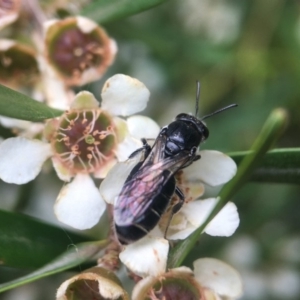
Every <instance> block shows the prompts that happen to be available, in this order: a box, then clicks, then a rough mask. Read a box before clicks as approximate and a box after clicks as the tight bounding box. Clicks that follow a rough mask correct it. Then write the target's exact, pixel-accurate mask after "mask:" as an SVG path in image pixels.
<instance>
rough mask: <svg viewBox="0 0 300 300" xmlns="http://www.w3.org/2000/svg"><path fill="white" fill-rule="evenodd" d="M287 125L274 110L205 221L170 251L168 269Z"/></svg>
mask: <svg viewBox="0 0 300 300" xmlns="http://www.w3.org/2000/svg"><path fill="white" fill-rule="evenodd" d="M286 123H287V113H286V111H285V110H283V109H276V110H274V111H273V112H272V113H271V115H270V116H269V118H268V119H267V121H266V122H265V124H264V126H263V128H262V130H261V132H260V134H259V136H258V137H257V139H256V140H255V142H254V144H253V146H252V147H251V150H252V151H250V152H249V155H247V156H246V157H245V158H244V159H243V161H242V162H241V164H240V165H239V168H238V171H237V174H236V175H235V177H234V178H233V179H232V180H231V181H230V182H229V183H227V184H226V185H225V186H224V187H223V189H222V190H221V192H220V194H219V201H218V203H217V205H216V206H215V207H214V209H213V210H212V212H211V213H210V215H209V216H208V218H207V219H206V221H205V222H204V223H203V224H202V225H201V226H200V227H199V228H198V229H197V230H196V231H194V232H193V233H192V234H191V235H190V236H189V237H188V238H187V239H186V240H184V241H181V242H179V243H178V244H177V245H176V246H175V247H174V248H173V249H171V251H170V254H169V260H168V267H169V268H175V267H178V266H180V265H181V263H182V262H183V260H184V259H185V257H186V256H187V255H188V254H189V252H190V251H191V250H192V249H193V247H194V246H195V244H196V242H197V241H198V239H199V237H200V235H201V234H202V232H203V230H204V228H205V227H206V226H207V224H208V223H209V222H210V221H211V220H212V219H213V218H214V217H215V216H216V214H217V213H218V212H219V211H220V210H221V209H222V207H223V206H224V205H225V204H226V203H227V202H228V201H229V200H230V199H231V197H233V196H234V194H235V193H236V192H237V190H239V189H240V188H241V187H242V185H243V184H244V183H246V182H247V180H248V179H249V178H250V176H251V174H252V172H253V171H254V170H255V169H256V167H257V166H258V165H259V163H260V162H261V161H262V160H263V157H264V155H265V153H266V152H267V151H268V149H269V148H270V147H272V146H273V145H274V143H275V142H276V141H277V139H278V138H279V136H280V135H281V134H282V132H283V130H284V129H285V127H286Z"/></svg>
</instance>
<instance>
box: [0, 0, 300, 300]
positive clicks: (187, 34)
mask: <svg viewBox="0 0 300 300" xmlns="http://www.w3.org/2000/svg"><path fill="white" fill-rule="evenodd" d="M104 27H105V29H106V30H107V32H108V33H109V34H110V36H111V37H113V38H114V39H115V40H116V41H117V43H118V48H119V52H118V55H117V59H116V62H115V64H114V65H113V66H112V67H111V68H110V69H109V71H108V72H107V73H106V74H105V76H104V77H103V78H102V79H101V80H100V81H98V82H95V83H93V84H89V85H87V86H85V87H83V88H82V89H88V90H91V91H93V92H94V93H95V95H96V97H97V98H98V99H99V98H100V96H99V95H100V91H101V88H102V86H103V83H104V82H105V80H106V79H107V78H109V77H110V76H111V75H113V74H115V73H124V74H127V75H130V76H132V77H136V78H138V79H139V80H141V81H142V82H144V83H145V85H146V86H147V87H148V88H149V90H150V92H151V100H150V102H149V105H148V107H147V110H146V111H144V112H143V113H142V114H145V115H148V116H150V117H152V118H153V119H155V120H156V121H157V122H158V123H159V125H160V126H164V125H166V124H168V123H169V122H170V121H171V120H172V119H173V118H174V117H175V116H176V115H177V114H178V113H181V112H192V113H193V112H194V107H195V94H196V84H195V82H196V80H200V82H201V100H200V116H201V115H205V114H208V113H210V112H212V111H214V110H216V109H218V108H221V107H223V106H226V105H228V104H231V103H237V104H238V105H239V107H238V108H236V109H234V110H231V111H228V112H226V113H224V114H221V115H218V116H215V117H213V118H211V119H208V120H207V122H206V123H207V125H208V128H209V130H210V137H209V139H208V141H207V142H206V143H205V144H203V145H202V149H215V150H219V151H223V152H234V151H241V150H248V149H249V147H250V146H251V145H252V143H253V141H254V139H255V137H256V136H257V134H258V133H259V131H260V129H261V127H262V125H263V123H264V121H265V120H266V118H267V116H268V115H269V114H270V112H271V111H272V110H273V109H274V108H277V107H283V108H286V109H287V111H288V112H289V117H290V118H289V125H288V127H287V129H286V131H285V133H284V134H283V136H282V137H281V139H280V140H279V142H278V144H277V145H276V147H299V145H300V133H299V132H300V102H299V99H300V84H299V83H300V2H298V1H284V0H264V1H259V0H253V1H250V0H244V1H241V0H227V1H225V0H213V1H212V0H172V1H166V2H165V3H164V4H162V5H160V6H157V7H155V8H153V9H151V10H149V11H147V12H143V13H140V14H138V15H135V16H133V17H129V18H126V19H123V20H120V21H114V22H110V23H107V24H105V25H104ZM52 175H53V176H52ZM52 175H51V176H50V175H40V176H39V178H38V179H37V180H35V181H34V182H33V183H32V184H31V186H30V190H31V193H30V195H34V196H32V197H31V196H30V197H29V196H28V197H27V199H25V200H26V201H25V202H22V205H20V204H18V205H17V210H18V211H20V212H23V213H26V214H29V215H34V216H36V217H39V218H42V219H44V220H48V221H49V222H53V223H54V222H56V221H55V218H54V216H53V209H52V206H53V203H54V199H55V198H56V196H55V195H57V193H58V191H59V189H60V187H61V183H60V182H59V181H58V180H57V179H56V178H55V175H54V174H52ZM0 187H1V188H2V190H3V198H5V199H6V201H3V202H2V203H1V205H2V209H7V210H11V209H12V208H14V207H15V203H12V201H11V199H13V198H14V197H15V195H16V194H17V193H18V190H19V189H20V188H24V187H15V186H11V185H7V184H4V183H1V186H0ZM232 200H233V201H234V202H235V203H236V204H237V206H238V210H239V213H240V218H241V223H240V226H239V228H238V229H237V232H236V233H235V234H234V235H233V236H232V237H230V238H212V237H209V236H203V237H202V238H201V239H200V241H199V243H198V245H197V247H196V248H195V249H194V251H193V253H191V255H190V257H189V258H188V259H187V260H186V264H187V265H188V266H191V265H192V262H193V260H194V259H195V258H198V257H217V258H221V259H223V260H225V261H227V262H228V263H230V264H232V265H233V266H234V267H235V268H237V269H238V270H239V271H240V273H241V274H242V276H243V280H244V286H245V295H244V297H243V298H242V299H244V300H250V299H256V300H262V299H264V300H268V299H270V300H271V299H291V300H294V299H295V300H296V299H300V187H299V185H284V184H272V183H270V184H267V183H252V182H250V183H248V184H247V185H246V186H244V187H243V188H242V189H241V190H240V191H239V192H238V193H237V194H236V196H235V197H234V199H232ZM62 230H63V229H62ZM92 235H93V236H94V237H96V232H95V231H94V232H92ZM66 240H67V243H68V242H69V241H68V236H67V235H66ZM26 271H27V270H22V274H25V273H26ZM71 274H72V273H68V274H65V275H59V276H52V277H51V278H48V279H43V280H41V281H38V282H37V283H33V284H29V285H27V286H23V287H21V288H18V289H15V290H12V291H10V292H6V293H3V294H0V299H6V300H10V299H24V300H26V299H44V300H47V299H53V298H54V291H55V289H56V288H57V286H58V285H59V284H60V282H62V280H63V279H62V278H68V277H70V275H71ZM19 275H20V273H19V271H16V270H12V269H9V268H7V269H3V270H1V273H0V281H1V282H4V281H7V280H8V278H10V277H9V276H11V278H14V277H17V276H19ZM47 289H48V290H49V293H48V292H47V293H45V291H46V290H47Z"/></svg>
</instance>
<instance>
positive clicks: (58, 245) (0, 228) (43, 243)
mask: <svg viewBox="0 0 300 300" xmlns="http://www.w3.org/2000/svg"><path fill="white" fill-rule="evenodd" d="M86 241H88V239H87V238H86V237H83V236H81V235H78V234H74V233H72V232H69V231H66V230H65V229H62V228H59V227H55V226H53V225H49V224H46V223H43V222H41V221H38V220H36V219H33V218H31V217H28V216H24V215H21V214H17V213H12V212H7V211H1V210H0V262H1V265H4V266H9V267H17V268H37V267H40V266H42V265H44V264H46V263H47V262H49V261H50V260H52V259H53V258H54V257H56V256H57V255H59V254H61V253H63V252H64V251H66V249H68V247H69V246H70V244H73V243H80V242H86Z"/></svg>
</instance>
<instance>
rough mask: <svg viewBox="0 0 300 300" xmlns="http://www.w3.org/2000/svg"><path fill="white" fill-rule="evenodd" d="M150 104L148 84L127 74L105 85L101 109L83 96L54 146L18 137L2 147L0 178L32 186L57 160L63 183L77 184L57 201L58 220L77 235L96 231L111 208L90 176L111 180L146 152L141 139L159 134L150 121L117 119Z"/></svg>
mask: <svg viewBox="0 0 300 300" xmlns="http://www.w3.org/2000/svg"><path fill="white" fill-rule="evenodd" d="M148 98H149V91H148V89H147V88H146V87H145V85H144V84H143V83H141V82H140V81H138V80H137V79H134V78H131V77H129V76H125V75H121V74H118V75H115V76H113V77H111V78H110V79H108V80H107V82H106V83H105V85H104V87H103V90H102V106H101V108H99V103H98V101H97V100H96V99H95V98H94V96H93V95H92V94H91V93H89V92H81V93H79V94H77V95H76V97H75V99H74V102H73V103H72V105H71V107H70V110H68V111H66V112H65V113H64V114H63V115H62V116H61V117H60V118H59V119H53V120H51V121H50V122H49V123H48V125H47V126H46V128H45V130H44V134H45V136H46V138H47V140H48V141H49V143H46V142H43V141H40V140H32V139H26V138H24V137H15V138H9V139H7V140H5V141H3V142H2V143H1V144H0V178H1V179H2V180H4V181H5V182H8V183H15V184H24V183H27V182H28V181H31V180H33V179H34V178H35V177H36V176H37V175H38V174H39V172H40V171H41V168H42V165H43V163H44V162H45V160H47V159H48V158H50V157H51V158H52V162H53V166H54V168H55V170H56V173H57V175H58V176H59V178H60V179H61V180H63V181H66V182H70V181H71V179H72V178H73V180H72V181H71V182H70V183H67V184H66V185H65V186H64V187H63V188H62V190H61V191H60V193H59V196H58V198H57V200H56V203H55V213H56V216H57V218H58V219H59V220H60V221H61V222H63V223H65V224H68V225H70V226H72V227H75V228H77V229H87V228H91V227H92V226H94V225H95V224H96V223H97V222H98V221H99V218H100V217H101V215H102V214H103V212H104V210H105V207H106V205H105V202H104V201H103V200H102V197H101V195H100V193H99V191H98V189H97V188H96V186H95V184H94V182H93V180H92V178H91V177H90V175H93V176H94V177H95V178H103V177H105V176H106V174H107V172H108V171H109V169H110V168H111V167H112V166H113V165H114V164H115V162H116V160H124V159H126V158H127V157H128V155H129V154H131V153H132V152H133V151H135V150H136V149H137V148H139V147H141V146H142V143H141V141H140V140H139V138H140V136H141V132H143V131H144V128H147V129H146V130H145V131H147V132H148V136H147V137H149V138H150V137H152V138H154V137H156V136H157V134H158V132H159V127H158V125H157V124H156V123H155V122H154V121H152V120H151V119H150V118H147V117H143V116H133V117H129V118H128V119H127V121H126V120H124V119H121V118H119V117H117V115H121V116H122V117H127V116H129V115H131V114H134V113H136V112H138V111H140V110H142V109H144V108H145V107H146V104H147V101H148ZM127 122H128V124H129V126H128V125H127ZM136 122H138V125H137V124H136ZM139 130H140V131H139ZM132 133H133V134H132Z"/></svg>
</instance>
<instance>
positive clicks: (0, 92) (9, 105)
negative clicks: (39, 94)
mask: <svg viewBox="0 0 300 300" xmlns="http://www.w3.org/2000/svg"><path fill="white" fill-rule="evenodd" d="M62 113H63V111H60V110H58V109H54V108H51V107H49V106H47V105H45V104H43V103H41V102H38V101H36V100H33V99H32V98H30V97H28V96H26V95H24V94H21V93H19V92H16V91H14V90H12V89H10V88H8V87H6V86H4V85H0V115H2V116H6V117H10V118H15V119H21V120H27V121H33V122H40V121H43V120H45V119H50V118H55V117H57V116H60V115H61V114H62Z"/></svg>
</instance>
